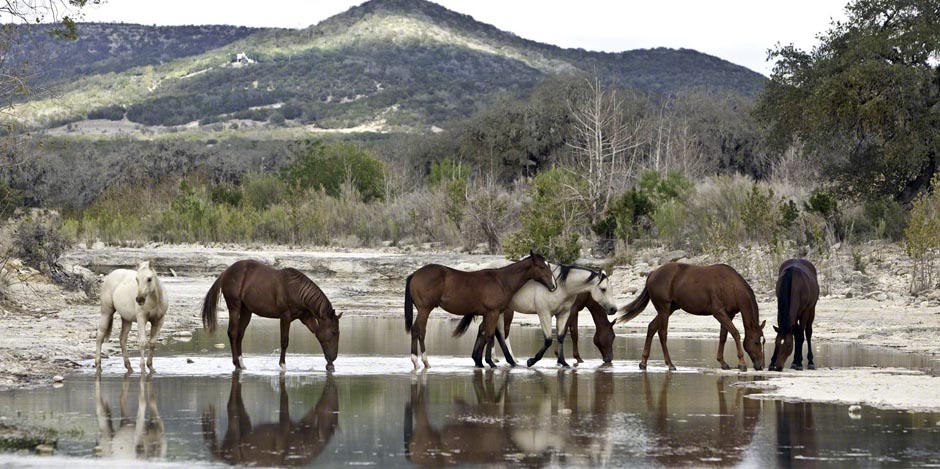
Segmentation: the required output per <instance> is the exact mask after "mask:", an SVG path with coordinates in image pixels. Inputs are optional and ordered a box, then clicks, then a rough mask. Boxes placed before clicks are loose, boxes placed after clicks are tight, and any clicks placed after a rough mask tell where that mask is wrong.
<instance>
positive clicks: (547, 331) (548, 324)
mask: <svg viewBox="0 0 940 469" xmlns="http://www.w3.org/2000/svg"><path fill="white" fill-rule="evenodd" d="M539 324H540V325H541V326H542V337H543V338H544V339H545V341H544V342H543V343H542V348H541V349H540V350H539V351H538V352H537V353H536V354H535V356H534V357H532V358H530V359H529V360H528V361H526V365H528V366H529V367H532V365H534V364H536V363H538V361H539V360H541V359H542V356H543V355H545V351H546V350H548V348H549V347H551V346H552V317H551V316H550V315H548V314H542V313H541V312H539ZM558 332H559V334H560V333H561V331H560V330H559V331H558Z"/></svg>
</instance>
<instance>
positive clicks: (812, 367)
mask: <svg viewBox="0 0 940 469" xmlns="http://www.w3.org/2000/svg"><path fill="white" fill-rule="evenodd" d="M806 369H807V370H815V369H816V365H814V364H812V363H810V364H809V365H806Z"/></svg>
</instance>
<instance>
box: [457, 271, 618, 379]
mask: <svg viewBox="0 0 940 469" xmlns="http://www.w3.org/2000/svg"><path fill="white" fill-rule="evenodd" d="M549 267H551V269H552V273H553V274H554V275H555V284H556V285H557V288H556V289H555V291H549V289H548V288H545V286H544V285H542V284H540V283H538V282H535V281H531V280H530V281H528V282H526V283H525V284H524V285H523V286H522V288H520V289H519V290H518V291H517V292H516V294H515V295H513V297H512V301H510V303H509V310H508V311H504V312H503V313H502V314H501V316H500V320H499V321H497V323H496V330H497V334H498V335H497V339H499V338H500V337H503V338H505V342H506V351H508V352H509V355H510V356H512V346H511V345H510V344H509V337H506V329H505V327H506V326H505V322H508V321H504V319H505V318H506V317H508V318H509V320H510V321H511V320H512V313H513V312H518V313H522V314H538V315H539V323H540V324H541V326H542V334H543V336H544V337H545V342H544V344H543V346H542V349H541V350H539V351H538V353H536V354H535V356H534V357H532V358H530V359H529V360H528V361H527V362H526V365H528V366H530V367H531V366H532V365H534V364H535V363H536V362H538V361H539V360H541V359H542V356H543V355H545V351H546V350H548V348H549V347H550V346H551V345H552V318H553V317H554V318H555V321H556V324H557V326H556V327H557V328H558V364H559V365H562V366H565V367H567V366H568V364H567V363H566V362H565V355H564V342H565V332H566V331H567V329H566V328H565V325H566V324H568V316H569V314H570V311H569V310H570V309H571V305H572V304H573V303H574V300H575V298H576V297H577V296H578V295H579V294H581V293H584V292H591V298H593V299H594V301H596V302H598V304H600V305H601V306H602V307H603V308H604V309H606V310H607V312H608V314H615V313H616V312H617V305H616V304H614V301H613V299H612V298H611V295H610V291H609V290H610V278H609V277H607V274H605V273H603V272H598V271H595V270H592V269H588V268H586V267H580V266H575V265H556V264H549ZM471 321H473V316H464V318H463V319H462V320H461V321H460V324H459V325H458V326H457V329H456V330H455V332H454V334H455V335H461V334H463V333H464V332H465V331H466V329H467V327H469V326H470V322H471ZM491 353H492V352H491V350H487V362H488V363H489V364H490V366H495V365H494V363H493V362H492V359H491ZM507 359H508V357H507Z"/></svg>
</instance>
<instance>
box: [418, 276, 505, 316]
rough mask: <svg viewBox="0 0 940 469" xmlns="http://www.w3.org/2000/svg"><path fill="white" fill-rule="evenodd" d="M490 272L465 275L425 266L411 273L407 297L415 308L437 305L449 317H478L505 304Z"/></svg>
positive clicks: (494, 277) (497, 283)
mask: <svg viewBox="0 0 940 469" xmlns="http://www.w3.org/2000/svg"><path fill="white" fill-rule="evenodd" d="M494 272H495V270H494V269H483V270H477V271H472V272H466V271H463V270H457V269H453V268H450V267H447V266H443V265H440V264H428V265H425V266H423V267H421V268H420V269H418V270H416V271H415V273H414V274H412V276H411V295H412V298H413V299H414V302H415V305H416V306H418V307H426V308H434V307H436V306H440V307H442V308H444V309H445V310H447V311H448V312H450V313H453V314H458V315H464V314H480V313H482V312H483V310H485V309H490V308H497V307H500V306H501V305H502V303H505V302H508V301H509V297H508V296H506V295H505V294H504V293H505V292H503V290H502V285H501V284H500V282H499V279H498V278H497V276H496V274H495V273H494ZM504 296H506V298H503V297H504ZM496 303H500V304H499V305H497V304H496Z"/></svg>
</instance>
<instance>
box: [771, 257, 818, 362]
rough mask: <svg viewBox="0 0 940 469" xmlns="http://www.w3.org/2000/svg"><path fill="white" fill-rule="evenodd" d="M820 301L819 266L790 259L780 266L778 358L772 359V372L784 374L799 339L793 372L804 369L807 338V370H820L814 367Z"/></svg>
mask: <svg viewBox="0 0 940 469" xmlns="http://www.w3.org/2000/svg"><path fill="white" fill-rule="evenodd" d="M817 301H819V282H818V281H817V280H816V266H814V265H813V264H812V263H811V262H810V261H808V260H806V259H790V260H788V261H784V263H783V264H782V265H781V266H780V276H779V278H778V280H777V325H776V326H774V331H776V332H777V338H776V340H775V341H774V354H773V355H771V356H770V367H768V369H769V370H774V371H782V370H783V365H784V363H786V361H787V357H789V356H790V353H791V352H793V338H794V337H795V338H796V355H795V356H794V357H793V363H792V364H791V365H790V368H793V369H794V370H802V369H803V336H804V334H805V336H806V360H807V362H808V363H807V365H806V367H807V368H809V369H810V370H815V369H816V364H815V363H813V342H812V337H813V319H814V318H815V317H816V302H817Z"/></svg>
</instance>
